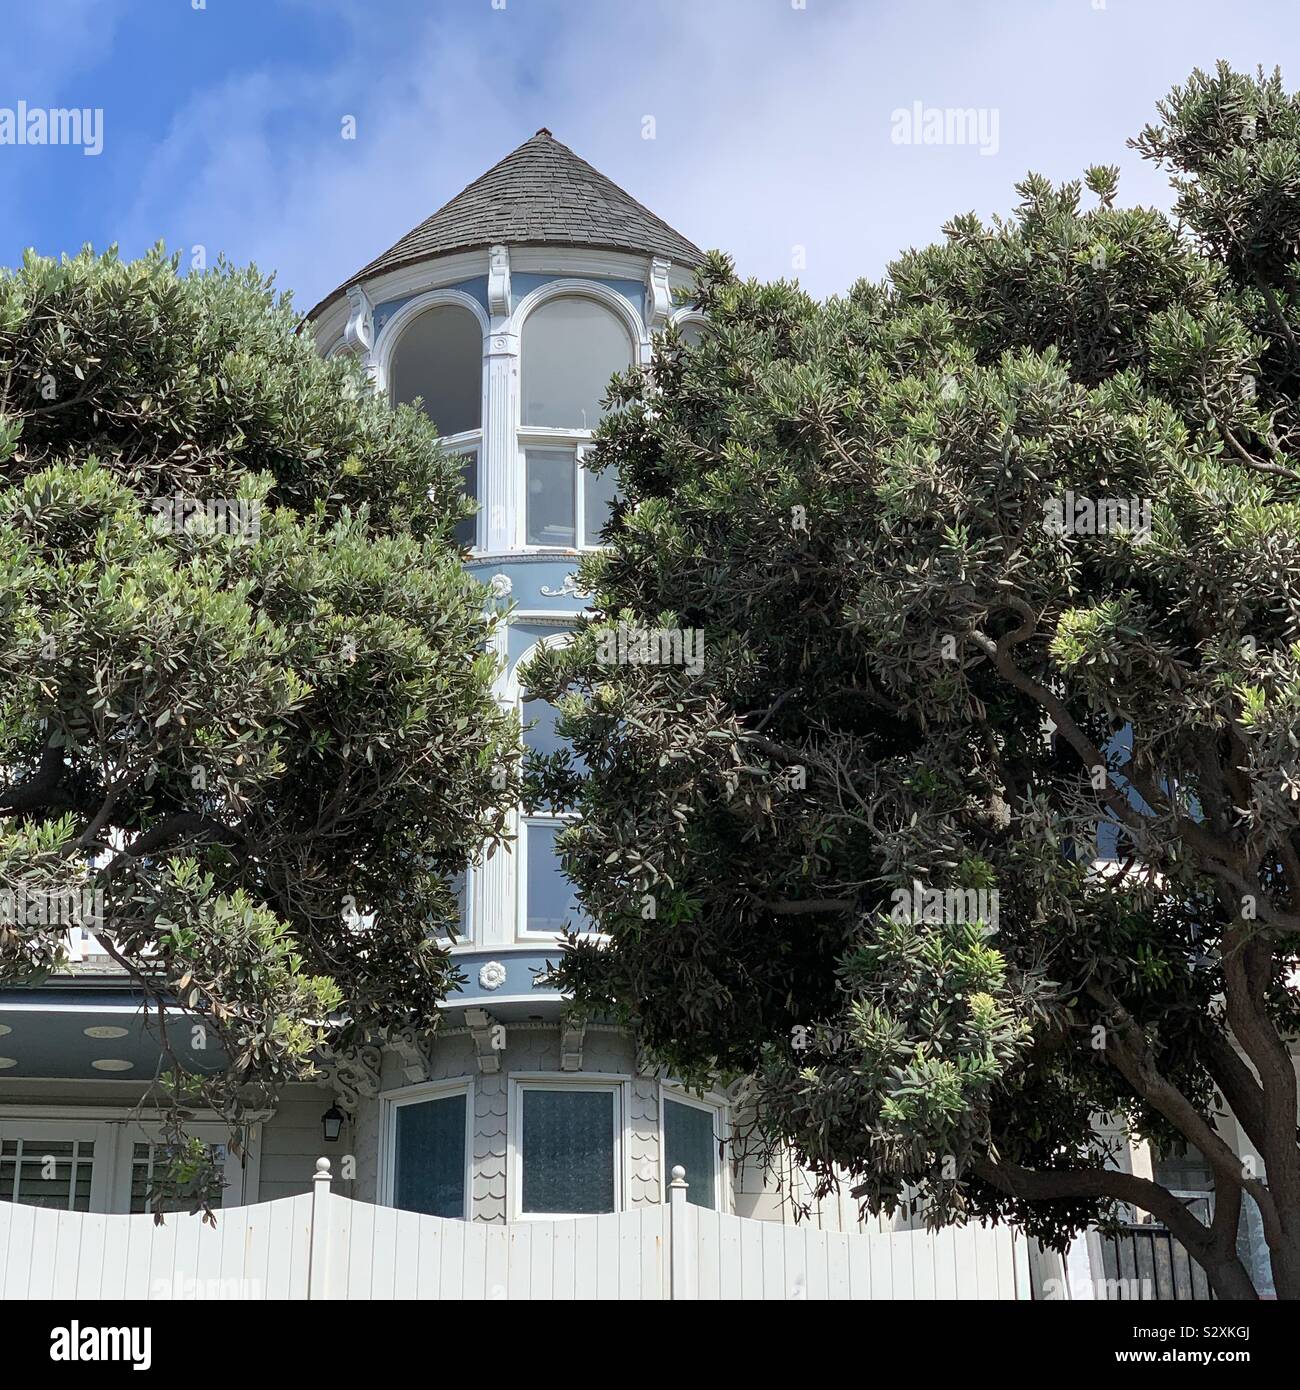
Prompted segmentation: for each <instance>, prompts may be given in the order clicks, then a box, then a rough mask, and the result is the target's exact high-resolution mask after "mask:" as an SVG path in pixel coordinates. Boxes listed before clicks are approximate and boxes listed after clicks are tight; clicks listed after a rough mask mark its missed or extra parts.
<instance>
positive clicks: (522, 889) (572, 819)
mask: <svg viewBox="0 0 1300 1390" xmlns="http://www.w3.org/2000/svg"><path fill="white" fill-rule="evenodd" d="M518 816H519V820H518V831H517V833H516V837H515V874H516V875H517V879H518V884H519V891H518V892H517V893H516V894H515V899H516V901H515V940H516V941H546V942H550V943H554V942H556V941H560V940H562V939H563V937H562V935H561V933H559V932H553V931H529V930H528V827H529V826H530V825H559V826H565V825H573V824H575V823H576V822H577V819H578V818H577V816H576V815H573V814H572V813H566V814H564V815H560V814H558V813H556V812H554V811H538V812H536V813H534V814H532V815H528V814H525V813H524V812H523V811H522V810H521V811H519V813H518ZM565 881H566V882H567V881H568V880H567V879H566V880H565ZM593 935H594V933H593Z"/></svg>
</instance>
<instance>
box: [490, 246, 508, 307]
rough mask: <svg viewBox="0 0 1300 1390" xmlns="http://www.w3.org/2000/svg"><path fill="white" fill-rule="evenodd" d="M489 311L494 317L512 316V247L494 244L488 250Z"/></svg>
mask: <svg viewBox="0 0 1300 1390" xmlns="http://www.w3.org/2000/svg"><path fill="white" fill-rule="evenodd" d="M488 313H489V314H491V315H492V317H493V318H494V319H503V318H508V317H509V316H510V248H509V247H508V246H493V247H492V248H491V249H490V250H489V251H488Z"/></svg>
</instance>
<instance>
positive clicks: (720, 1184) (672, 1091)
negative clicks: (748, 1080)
mask: <svg viewBox="0 0 1300 1390" xmlns="http://www.w3.org/2000/svg"><path fill="white" fill-rule="evenodd" d="M669 1101H672V1102H674V1104H676V1105H688V1106H691V1107H693V1108H694V1109H696V1110H705V1111H707V1112H708V1113H709V1114H710V1115H712V1116H713V1121H714V1127H715V1130H716V1134H717V1137H718V1138H719V1139H721V1140H722V1141H723V1142H724V1143H725V1142H726V1141H727V1140H729V1139H730V1138H731V1109H730V1106H728V1104H727V1102H726V1101H725V1100H724V1099H723V1098H722V1097H721V1096H717V1095H715V1094H714V1093H712V1092H708V1093H706V1095H705V1096H704V1098H703V1099H701V1098H700V1097H699V1096H697V1095H695V1094H693V1093H692V1092H690V1091H687V1090H686V1089H685V1088H684V1087H681V1086H678V1085H676V1084H674V1083H672V1082H668V1081H665V1082H663V1083H662V1084H661V1085H660V1087H659V1190H660V1191H661V1192H662V1193H663V1194H664V1198H665V1200H667V1196H668V1184H669V1183H670V1182H671V1181H672V1172H671V1170H670V1169H669V1167H668V1130H667V1126H666V1124H665V1122H664V1113H665V1106H666V1105H667V1103H668V1102H669ZM713 1165H714V1171H713V1207H712V1210H713V1211H721V1212H729V1211H731V1210H733V1204H732V1203H733V1199H732V1191H731V1164H730V1163H728V1162H727V1160H726V1158H725V1157H723V1156H721V1155H719V1154H717V1153H715V1154H714V1155H713ZM690 1181H691V1175H690V1174H689V1173H687V1174H686V1182H687V1185H688V1186H689V1184H690Z"/></svg>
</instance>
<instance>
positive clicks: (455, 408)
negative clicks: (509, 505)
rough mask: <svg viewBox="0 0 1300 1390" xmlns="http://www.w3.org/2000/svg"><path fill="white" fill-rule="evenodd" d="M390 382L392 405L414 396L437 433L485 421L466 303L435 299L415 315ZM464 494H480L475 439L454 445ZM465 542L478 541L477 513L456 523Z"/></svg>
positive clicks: (476, 344)
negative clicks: (434, 302) (433, 302)
mask: <svg viewBox="0 0 1300 1390" xmlns="http://www.w3.org/2000/svg"><path fill="white" fill-rule="evenodd" d="M388 375H389V383H390V390H391V392H392V400H393V404H394V405H410V404H412V403H413V402H414V401H415V400H416V399H417V398H418V399H419V400H420V401H421V402H422V408H423V410H424V413H425V414H426V415H427V416H428V417H429V419H430V420H432V421H433V423H434V425H435V426H436V427H437V430H438V433H439V434H441V435H464V434H470V433H473V432H475V431H477V430H479V429H481V428H482V424H483V332H482V329H481V328H480V327H479V323H478V320H477V319H476V318H475V317H474V315H473V314H471V313H470V312H469V310H468V309H462V308H461V307H460V306H459V305H455V304H436V305H434V306H433V307H432V308H430V309H426V310H425V311H424V312H423V313H422V314H419V315H417V317H416V318H415V319H413V320H412V321H411V323H409V324H408V325H407V326H406V328H405V329H404V330H403V331H402V336H401V337H400V338H399V339H398V341H397V344H396V346H395V347H394V349H393V356H392V362H391V365H390V367H389V372H388ZM456 452H457V453H458V454H459V455H460V457H461V460H462V469H461V474H462V478H463V480H464V488H465V492H466V494H467V496H469V497H472V498H475V499H477V498H478V445H477V442H473V443H466V444H465V445H463V446H458V447H457V449H456ZM456 539H457V540H458V541H459V542H460V544H461V545H463V546H467V547H470V546H473V545H475V544H477V542H478V518H477V517H473V516H471V517H467V518H466V519H465V520H464V521H462V522H461V523H460V525H459V526H458V527H457V528H456Z"/></svg>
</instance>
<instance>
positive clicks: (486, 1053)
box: [465, 1009, 506, 1076]
mask: <svg viewBox="0 0 1300 1390" xmlns="http://www.w3.org/2000/svg"><path fill="white" fill-rule="evenodd" d="M465 1026H466V1027H467V1028H468V1029H469V1035H470V1037H471V1038H473V1039H474V1051H475V1053H476V1055H477V1057H478V1069H479V1071H480V1072H481V1073H482V1074H483V1075H484V1076H490V1075H492V1074H493V1073H495V1072H499V1071H500V1070H501V1054H502V1052H504V1051H505V1046H506V1028H505V1024H504V1023H498V1022H497V1021H496V1020H495V1019H494V1018H493V1017H492V1015H491V1014H490V1013H488V1011H487V1010H486V1009H466V1010H465Z"/></svg>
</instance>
